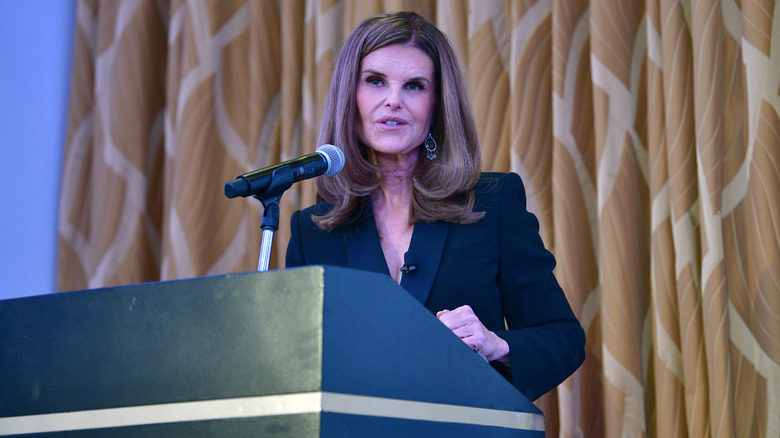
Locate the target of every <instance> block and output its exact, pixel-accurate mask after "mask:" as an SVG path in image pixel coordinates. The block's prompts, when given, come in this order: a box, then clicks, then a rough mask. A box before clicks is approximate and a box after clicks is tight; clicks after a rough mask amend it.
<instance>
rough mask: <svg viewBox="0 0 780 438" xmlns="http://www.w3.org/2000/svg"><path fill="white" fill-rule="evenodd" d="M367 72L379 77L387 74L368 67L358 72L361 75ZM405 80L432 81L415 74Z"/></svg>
mask: <svg viewBox="0 0 780 438" xmlns="http://www.w3.org/2000/svg"><path fill="white" fill-rule="evenodd" d="M367 74H369V75H373V76H379V77H381V78H385V77H387V75H386V74H384V73H382V72H379V71H376V70H372V69H370V68H369V69H366V70H363V71H361V72H360V75H361V76H364V75H367ZM405 82H427V83H429V84H430V83H432V82H433V81H431V80H430V79H428V78H427V77H425V76H417V77H413V78H409V79H406V81H405Z"/></svg>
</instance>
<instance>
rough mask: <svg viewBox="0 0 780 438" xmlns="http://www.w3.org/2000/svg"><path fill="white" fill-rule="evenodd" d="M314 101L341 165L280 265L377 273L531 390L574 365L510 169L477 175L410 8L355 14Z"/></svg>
mask: <svg viewBox="0 0 780 438" xmlns="http://www.w3.org/2000/svg"><path fill="white" fill-rule="evenodd" d="M325 108H326V110H325V115H324V117H323V121H322V125H321V129H320V135H319V141H318V144H325V143H332V144H336V145H339V146H340V147H342V148H343V149H344V152H345V156H346V159H345V166H344V169H343V170H342V171H341V172H340V173H339V174H337V175H335V176H333V177H329V178H320V179H318V181H317V194H318V201H319V202H318V203H317V204H315V205H314V206H312V207H309V208H308V209H305V210H302V211H298V212H296V213H295V214H294V215H293V217H292V220H291V228H292V237H291V239H290V243H289V246H288V248H287V267H292V266H300V265H312V264H321V265H331V266H346V267H350V268H355V269H363V270H368V271H374V272H380V273H385V274H388V275H390V276H391V277H392V278H393V279H394V280H395V281H396V282H398V283H399V284H400V285H401V286H402V287H404V288H405V289H406V290H407V291H409V292H410V293H411V294H412V295H414V296H415V297H416V298H417V299H418V300H420V302H422V303H423V304H424V305H425V306H426V308H428V309H429V310H430V311H431V312H433V313H435V314H436V316H437V318H439V320H440V321H441V322H442V323H443V324H444V325H445V326H447V327H448V328H449V329H450V330H452V331H453V333H455V334H456V335H457V336H459V337H460V338H461V339H462V340H463V341H464V342H465V343H466V344H467V345H468V346H470V347H471V348H473V349H474V350H475V351H476V352H478V353H479V354H480V355H481V356H483V357H484V358H485V359H486V360H487V361H489V362H490V363H491V364H492V365H493V366H494V368H496V369H497V370H499V372H501V373H502V374H503V375H504V376H505V377H507V378H508V379H509V380H510V381H511V382H512V383H513V384H514V385H515V387H517V388H518V389H520V390H521V391H522V392H523V393H524V394H525V395H526V396H527V397H528V398H529V399H531V400H534V399H536V398H538V397H539V396H541V395H542V394H544V393H545V392H547V391H549V390H550V389H552V388H554V387H555V386H557V385H558V384H559V383H561V382H562V381H563V380H564V379H565V378H566V377H568V376H569V375H570V374H571V373H572V372H574V370H576V369H577V367H579V365H580V364H581V363H582V361H583V359H584V344H585V335H584V332H583V330H582V327H581V326H580V324H579V323H578V322H577V319H576V318H575V316H574V314H573V313H572V311H571V308H570V306H569V304H568V302H567V301H566V297H565V296H564V294H563V291H562V290H561V288H560V287H559V285H558V283H557V281H556V280H555V277H554V276H553V274H552V270H553V267H554V265H555V260H554V258H553V256H552V254H550V253H549V252H548V251H546V250H545V249H544V245H543V243H542V241H541V238H540V237H539V224H538V221H537V220H536V218H535V217H534V216H533V215H532V214H530V213H529V212H528V211H526V208H525V190H524V187H523V184H522V182H521V180H520V178H519V177H518V176H517V175H516V174H513V173H510V174H497V173H492V174H481V172H480V150H479V143H478V140H477V133H476V128H475V124H474V119H473V116H472V113H471V108H470V106H469V103H468V96H467V92H466V88H465V85H464V82H463V79H462V75H461V73H460V70H459V67H458V62H457V59H456V57H455V55H454V51H453V50H452V48H451V47H450V45H449V43H448V42H447V40H446V37H445V36H444V35H443V34H442V33H441V32H440V31H439V30H438V29H437V28H436V27H435V26H434V25H433V24H432V23H431V22H429V21H428V20H426V19H424V18H423V17H421V16H419V15H417V14H414V13H392V14H382V15H378V16H376V17H373V18H370V19H368V20H366V21H365V22H363V23H362V24H361V25H360V26H358V28H357V29H356V30H355V31H354V32H353V33H352V35H351V36H350V37H349V38H348V39H347V41H346V42H345V44H344V47H343V48H342V50H341V54H340V56H339V59H338V61H337V64H336V67H335V70H334V74H333V79H332V81H331V85H330V90H329V92H328V97H327V99H326V103H325ZM505 320H506V326H505V322H504V321H505ZM506 327H508V329H507V328H506Z"/></svg>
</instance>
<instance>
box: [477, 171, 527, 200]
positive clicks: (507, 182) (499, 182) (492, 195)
mask: <svg viewBox="0 0 780 438" xmlns="http://www.w3.org/2000/svg"><path fill="white" fill-rule="evenodd" d="M474 193H475V195H476V205H475V207H476V208H479V207H482V208H490V207H497V206H498V205H499V204H501V203H502V202H513V201H515V200H517V199H518V198H519V200H520V201H521V202H522V203H523V204H524V203H525V186H524V185H523V180H522V179H521V178H520V175H518V174H516V173H514V172H506V173H505V172H483V173H482V175H481V176H480V178H479V182H477V185H476V186H475V187H474Z"/></svg>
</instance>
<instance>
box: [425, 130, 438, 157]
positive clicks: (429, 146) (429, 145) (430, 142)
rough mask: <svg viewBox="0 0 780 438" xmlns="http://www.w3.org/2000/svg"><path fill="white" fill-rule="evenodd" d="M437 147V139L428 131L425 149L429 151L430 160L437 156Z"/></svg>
mask: <svg viewBox="0 0 780 438" xmlns="http://www.w3.org/2000/svg"><path fill="white" fill-rule="evenodd" d="M436 147H437V145H436V139H434V138H433V134H431V133H430V132H428V138H426V139H425V150H426V151H428V159H429V160H433V159H434V158H436Z"/></svg>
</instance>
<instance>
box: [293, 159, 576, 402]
mask: <svg viewBox="0 0 780 438" xmlns="http://www.w3.org/2000/svg"><path fill="white" fill-rule="evenodd" d="M475 194H476V198H475V204H474V211H484V212H485V217H484V218H482V219H481V220H480V221H479V222H477V223H475V224H472V225H458V224H453V223H449V222H442V221H439V222H435V223H424V222H418V223H417V224H415V225H414V230H413V232H412V240H411V243H410V245H409V251H408V252H407V253H406V255H405V259H404V261H405V263H406V264H407V265H416V268H417V269H416V270H414V271H413V272H411V273H408V274H403V275H402V277H401V286H402V287H403V288H404V289H406V290H407V291H408V292H409V293H411V294H412V295H413V296H415V297H416V298H417V299H418V300H419V301H420V302H421V303H423V304H424V305H425V307H426V308H427V309H428V310H430V311H431V312H433V313H436V312H437V311H439V310H443V309H449V310H452V309H455V308H456V307H459V306H462V305H464V304H468V305H469V306H471V307H472V309H473V310H474V313H475V314H476V315H477V317H478V318H479V319H480V321H481V322H482V323H483V324H484V325H485V327H487V328H488V329H489V330H491V331H493V332H495V333H496V334H497V335H498V336H500V337H501V338H503V339H504V340H506V342H507V343H508V344H509V356H510V363H511V368H507V367H504V366H503V365H501V364H499V363H497V362H494V363H492V365H493V367H494V368H496V369H497V370H498V371H499V372H501V373H502V374H503V375H504V376H505V377H507V378H508V379H509V380H510V381H511V382H512V384H513V385H514V386H515V387H516V388H518V389H519V390H520V391H522V392H523V393H524V394H525V396H526V397H528V398H529V399H530V400H534V399H536V398H538V397H540V396H541V395H543V394H544V393H546V392H547V391H549V390H551V389H553V388H554V387H556V386H557V385H558V384H560V383H561V382H562V381H563V380H565V379H566V378H567V377H568V376H569V375H570V374H571V373H573V372H574V371H575V370H576V369H577V368H578V367H579V366H580V364H582V362H583V360H584V358H585V348H584V346H585V333H584V331H583V330H582V327H581V326H580V324H579V322H578V321H577V318H576V317H575V316H574V313H573V312H572V310H571V307H570V306H569V303H568V301H567V300H566V296H565V295H564V293H563V290H562V289H561V287H560V286H559V285H558V282H557V280H556V279H555V276H553V273H552V271H553V268H554V267H555V259H554V258H553V256H552V254H551V253H550V252H549V251H547V250H546V249H545V248H544V244H543V243H542V239H541V237H540V236H539V222H538V221H537V219H536V217H535V216H534V215H533V214H531V213H529V212H528V211H527V210H526V196H525V189H524V187H523V183H522V181H521V179H520V177H519V176H518V175H517V174H514V173H508V174H503V173H483V174H482V177H481V178H480V181H479V183H478V184H477V186H476V187H475ZM329 208H331V206H330V205H329V204H325V203H319V204H316V205H313V206H311V207H309V208H307V209H305V210H301V211H297V212H295V213H294V214H293V216H292V219H291V231H292V236H291V238H290V243H289V245H288V247H287V263H286V264H287V267H293V266H302V265H330V266H343V267H348V268H353V269H360V270H365V271H371V272H377V273H383V274H387V275H389V272H388V268H387V264H386V262H385V258H384V254H383V252H382V247H381V245H380V243H379V235H378V233H377V229H376V223H375V222H374V216H373V212H372V209H371V206H370V203H369V202H366V203H365V206H364V208H363V211H362V212H361V213H360V214H359V216H358V218H357V220H356V221H355V222H353V223H350V224H348V225H343V226H340V227H337V228H336V229H334V230H332V231H331V232H326V231H323V230H321V229H320V228H318V227H317V225H315V224H314V222H313V221H312V220H311V216H312V214H315V213H316V214H318V215H321V214H323V213H324V212H326V211H328V209H329ZM505 319H506V326H505V325H504V320H505ZM506 327H508V330H507V329H506Z"/></svg>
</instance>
